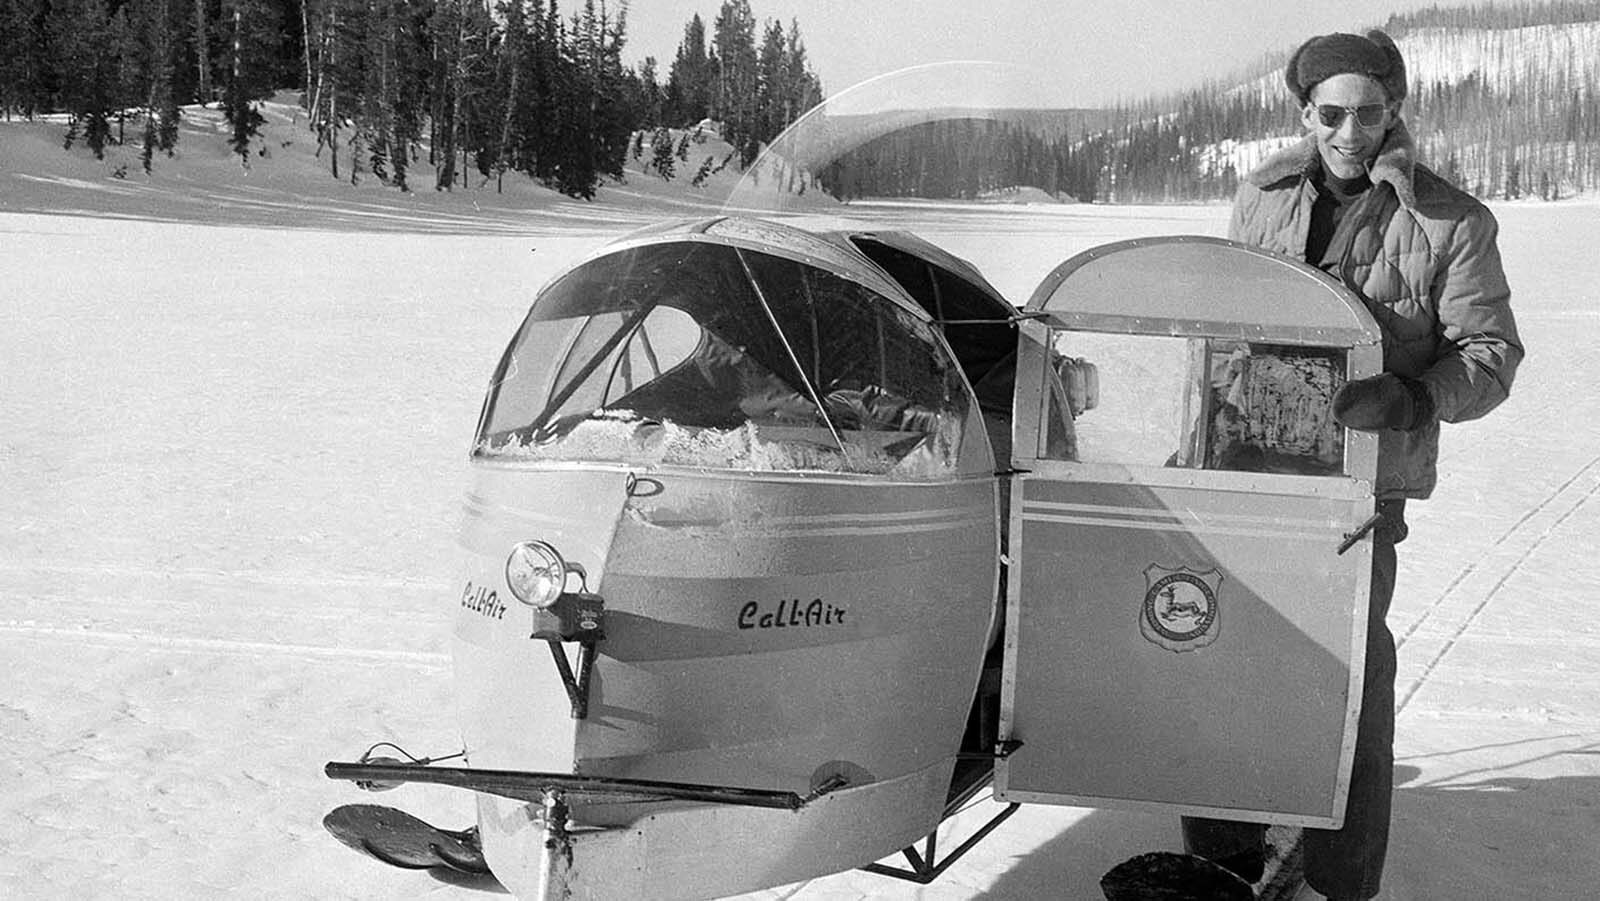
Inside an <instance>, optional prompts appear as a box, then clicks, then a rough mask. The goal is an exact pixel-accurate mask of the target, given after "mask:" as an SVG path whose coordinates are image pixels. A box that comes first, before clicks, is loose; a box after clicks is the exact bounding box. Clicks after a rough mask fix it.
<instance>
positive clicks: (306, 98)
mask: <svg viewBox="0 0 1600 901" xmlns="http://www.w3.org/2000/svg"><path fill="white" fill-rule="evenodd" d="M310 5H311V0H300V51H301V56H303V57H304V59H305V65H306V80H305V81H304V82H302V84H304V86H305V92H304V93H303V94H301V97H300V104H301V105H302V106H304V107H305V110H306V114H307V115H309V116H311V117H312V118H313V119H314V118H316V114H315V113H314V112H313V110H315V109H316V97H315V96H314V95H313V94H312V93H311V13H310V11H309V9H308V7H309V6H310Z"/></svg>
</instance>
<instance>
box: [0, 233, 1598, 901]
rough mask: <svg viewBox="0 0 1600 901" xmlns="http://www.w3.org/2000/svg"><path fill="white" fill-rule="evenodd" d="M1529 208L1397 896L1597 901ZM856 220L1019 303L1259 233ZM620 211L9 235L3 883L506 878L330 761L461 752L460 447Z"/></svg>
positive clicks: (1452, 505)
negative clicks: (332, 769) (409, 224)
mask: <svg viewBox="0 0 1600 901" xmlns="http://www.w3.org/2000/svg"><path fill="white" fill-rule="evenodd" d="M1496 209H1497V213H1498V214H1499V215H1500V216H1501V221H1502V227H1503V230H1502V242H1503V243H1502V246H1503V249H1504V251H1505V256H1506V260H1507V265H1508V270H1509V272H1510V275H1511V280H1512V284H1513V287H1514V288H1515V289H1516V291H1517V295H1516V306H1517V310H1518V314H1519V318H1520V321H1521V323H1522V327H1523V331H1524V338H1525V340H1526V343H1527V345H1528V347H1529V350H1530V357H1529V361H1528V362H1527V364H1525V366H1524V368H1523V371H1522V373H1521V375H1520V376H1519V380H1518V383H1517V387H1516V391H1515V392H1514V394H1513V397H1512V399H1511V400H1510V401H1508V402H1507V403H1506V404H1505V405H1504V407H1502V408H1501V409H1500V410H1498V411H1496V412H1495V413H1494V414H1492V415H1491V416H1490V417H1488V418H1486V419H1484V420H1482V421H1480V422H1477V423H1471V424H1466V425H1461V426H1447V427H1446V428H1445V435H1444V452H1443V455H1442V459H1441V465H1440V469H1441V482H1440V486H1439V489H1438V491H1437V492H1436V496H1435V497H1434V498H1433V499H1430V500H1429V501H1426V502H1419V503H1415V504H1412V505H1411V506H1410V507H1409V508H1408V518H1409V519H1410V520H1411V523H1412V536H1411V538H1410V539H1409V540H1408V541H1407V542H1406V543H1405V544H1402V545H1401V547H1400V565H1401V571H1400V584H1399V588H1398V590H1397V592H1396V600H1395V606H1394V609H1393V611H1392V612H1391V615H1390V624H1391V627H1392V628H1393V630H1394V631H1395V633H1396V635H1397V636H1398V638H1399V640H1400V642H1401V644H1402V648H1401V652H1400V656H1401V675H1400V680H1399V682H1398V685H1397V688H1398V689H1399V690H1400V701H1399V707H1400V718H1399V743H1398V747H1397V755H1398V767H1399V768H1398V773H1399V778H1397V783H1398V784H1399V785H1400V789H1399V791H1398V792H1397V798H1396V827H1395V835H1394V844H1393V846H1392V849H1391V854H1390V859H1391V863H1390V870H1389V872H1390V875H1389V878H1388V882H1387V885H1386V893H1385V897H1386V898H1390V899H1395V901H1399V899H1426V901H1432V899H1446V898H1488V897H1496V898H1513V899H1515V898H1544V897H1584V896H1587V895H1588V894H1589V893H1590V892H1591V891H1592V886H1593V885H1594V884H1596V883H1597V882H1600V863H1597V862H1596V860H1595V859H1594V855H1593V854H1592V848H1591V847H1589V846H1588V843H1589V842H1592V836H1593V835H1595V834H1600V805H1597V804H1596V799H1600V627H1597V626H1596V625H1593V623H1594V622H1595V620H1594V617H1593V616H1592V611H1591V605H1592V603H1593V601H1594V598H1595V579H1594V577H1593V575H1592V569H1591V568H1592V566H1593V561H1592V554H1593V549H1594V548H1595V547H1597V546H1600V540H1597V539H1600V505H1597V504H1595V503H1594V502H1593V499H1594V497H1595V495H1596V493H1597V492H1600V396H1597V395H1596V394H1595V393H1594V392H1591V391H1589V390H1587V386H1590V385H1593V384H1597V383H1600V362H1597V361H1596V360H1595V359H1594V357H1595V355H1594V354H1593V351H1592V348H1593V345H1594V343H1595V342H1594V339H1595V338H1596V337H1597V335H1596V330H1597V327H1600V311H1597V310H1596V309H1594V308H1593V305H1594V303H1595V298H1594V296H1593V294H1592V291H1593V289H1592V285H1594V284H1597V283H1600V264H1597V263H1596V262H1593V261H1592V260H1593V253H1592V250H1593V247H1594V246H1595V245H1596V243H1600V216H1597V215H1596V208H1595V207H1594V206H1593V205H1583V204H1574V205H1556V206H1549V207H1539V206H1531V205H1511V206H1502V207H1497V208H1496ZM850 211H851V212H852V213H854V214H857V215H861V216H863V217H866V218H869V219H871V220H873V221H874V222H876V223H877V224H879V225H898V226H902V227H913V228H917V229H918V230H919V231H922V232H923V233H924V234H926V235H927V236H928V237H931V238H933V239H934V240H936V241H938V242H940V243H943V244H945V245H946V246H948V247H949V248H950V249H952V250H954V251H955V252H957V253H960V254H963V255H965V256H968V257H969V258H971V259H973V260H974V261H975V262H977V263H978V264H979V265H980V267H981V268H982V269H983V270H984V271H985V273H986V274H987V275H988V276H989V277H990V278H991V280H992V281H994V282H995V284H996V285H997V286H998V287H999V288H1000V289H1001V290H1002V291H1004V292H1005V293H1006V294H1007V296H1009V297H1012V298H1013V299H1015V300H1018V301H1020V300H1022V299H1025V298H1026V297H1027V296H1028V294H1029V293H1030V292H1031V290H1032V288H1033V286H1034V284H1036V283H1037V282H1038V281H1039V279H1041V278H1042V277H1043V276H1044V275H1045V274H1046V273H1048V272H1049V271H1050V269H1051V268H1053V267H1054V266H1055V265H1056V264H1057V263H1059V262H1060V261H1061V260H1063V259H1065V258H1067V257H1069V256H1071V255H1072V254H1074V253H1076V252H1078V251H1081V250H1084V249H1087V248H1088V247H1091V246H1094V245H1096V244H1100V243H1105V242H1107V241H1112V240H1119V239H1123V238H1131V237H1139V236H1144V235H1156V234H1171V233H1205V234H1219V233H1221V230H1222V228H1223V224H1224V222H1225V217H1226V209H1225V208H1224V207H1171V208H1166V207H1164V208H1121V207H1113V208H1062V209H1051V210H1030V209H1016V210H1002V211H997V210H994V209H979V210H961V209H959V208H952V207H946V206H922V205H915V204H910V205H908V204H884V205H882V206H878V207H852V208H851V210H850ZM319 215H322V216H324V221H325V222H326V221H328V220H327V218H326V214H319ZM606 215H607V216H608V217H609V218H608V219H607V220H606V225H603V226H600V227H591V228H590V229H588V230H585V231H583V232H580V233H577V234H572V233H563V232H562V230H561V228H562V222H564V221H566V220H565V219H555V220H549V221H545V220H539V219H538V216H537V215H534V216H531V217H529V219H528V220H522V221H517V222H515V223H512V222H508V221H505V220H503V219H497V220H496V221H495V222H494V223H493V224H492V226H491V227H490V228H488V229H486V232H487V233H485V234H479V235H470V236H468V235H441V234H425V235H419V234H405V233H403V230H399V231H391V232H388V233H385V234H373V233H365V232H313V231H308V230H301V231H295V230H285V229H278V228H271V229H263V228H250V227H241V226H229V227H206V226H196V225H188V224H181V223H177V224H175V223H151V222H145V221H138V220H136V219H134V220H113V219H108V218H73V217H63V216H48V217H47V216H34V215H12V214H0V233H4V234H5V244H4V245H0V258H3V261H4V276H3V280H0V326H3V329H0V417H3V418H4V428H3V429H0V486H4V491H5V497H6V502H5V504H4V506H0V649H3V659H4V660H5V664H6V672H7V674H8V676H9V677H10V678H9V679H8V680H7V683H8V687H7V690H6V692H4V694H3V695H0V895H6V896H9V897H19V898H21V897H118V898H155V897H162V898H166V897H174V896H176V897H214V896H230V897H235V896H236V897H272V898H329V897H331V898H345V897H349V898H358V897H359V898H375V897H393V898H407V897H419V896H437V897H449V898H471V897H484V896H485V894H484V893H485V892H489V891H493V890H494V888H495V887H494V886H493V885H492V884H486V883H482V882H473V881H466V882H464V883H452V882H448V881H441V880H440V879H438V878H434V877H431V876H428V875H425V874H416V873H408V872H403V871H398V870H392V869H390V868H387V867H383V866H381V865H379V864H377V863H376V862H374V861H370V860H367V859H364V858H362V857H360V856H357V855H355V854H354V853H352V852H350V851H349V850H347V849H345V848H344V847H342V846H340V845H338V843H337V842H335V841H333V840H332V839H331V838H330V837H328V836H327V835H326V834H325V833H324V832H323V831H322V829H321V826H320V822H319V821H320V817H321V815H322V813H323V812H325V811H326V810H327V809H329V808H331V807H333V806H335V805H337V804H340V803H349V802H354V801H367V800H371V801H374V802H376V803H385V804H393V805H394V806H398V807H403V808H406V809H408V810H410V811H412V812H414V813H416V814H418V815H419V816H422V817H424V818H425V819H429V820H431V821H434V822H437V823H440V824H441V825H445V826H459V825H462V824H464V823H465V822H467V821H469V820H470V817H471V814H472V812H471V805H470V801H469V800H467V799H466V798H465V797H463V796H462V794H461V793H451V792H449V791H447V790H443V789H431V788H428V787H418V786H407V787H405V788H402V789H399V790H397V791H396V792H393V793H391V794H388V795H385V796H383V797H380V798H373V797H372V796H368V795H361V794H358V793H357V792H355V791H354V790H353V789H352V788H350V787H349V786H347V785H344V784H342V783H334V782H331V781H329V780H326V779H324V778H322V776H321V774H320V768H321V764H322V763H323V762H324V761H326V760H330V759H339V760H350V759H354V758H355V757H356V756H358V755H359V753H360V752H361V750H362V749H363V748H364V747H366V746H367V745H368V744H370V743H372V742H377V741H384V740H388V741H395V742H398V743H401V744H402V745H404V746H405V747H407V748H408V749H409V750H411V751H412V752H413V753H417V754H436V753H445V752H448V751H449V750H450V749H451V748H452V747H453V742H454V741H455V739H454V729H453V724H452V722H451V714H450V713H449V711H451V709H452V705H451V700H450V694H449V656H448V640H449V625H450V621H451V613H452V605H453V602H454V597H453V590H452V589H453V587H454V584H455V583H454V582H453V581H452V576H453V573H454V572H455V569H454V566H455V548H454V527H455V522H456V520H457V518H458V516H459V513H458V511H459V505H460V495H461V490H462V488H463V487H464V471H465V460H464V455H465V446H466V442H467V439H468V437H469V433H470V430H471V427H472V422H473V421H474V418H475V416H476V413H477V410H478V405H479V402H480V400H481V392H482V389H483V386H484V384H485V382H486V380H487V378H488V374H489V370H490V368H491V367H492V366H493V364H494V361H495V359H496V357H497V355H498V354H499V352H500V350H501V348H502V347H503V346H504V343H505V342H506V341H507V340H508V339H509V337H510V335H511V333H512V331H513V329H514V328H515V327H516V324H517V322H518V320H519V319H520V316H521V314H522V312H523V311H524V310H525V307H526V304H527V302H528V300H529V299H531V297H532V294H533V291H534V290H535V289H536V288H537V286H538V285H539V284H541V283H542V282H543V281H544V279H545V278H547V277H548V276H549V275H550V274H552V273H553V272H554V271H555V269H556V268H557V267H559V266H560V265H561V264H562V263H564V262H567V261H570V260H573V259H576V258H577V257H579V256H581V255H583V254H584V253H586V252H588V251H589V250H591V249H593V248H594V247H595V246H597V244H598V243H599V241H600V240H601V239H602V238H603V237H605V236H606V235H608V234H618V233H621V232H622V231H623V230H625V228H626V227H628V226H631V225H632V224H638V223H637V222H629V221H626V220H627V217H626V216H625V215H622V214H620V213H618V212H617V211H611V212H608V213H607V214H606ZM274 221H275V222H276V221H277V220H276V219H275V220H274ZM391 226H393V224H392V223H391V224H390V225H388V226H385V227H386V228H388V227H391ZM448 227H450V226H449V225H448V224H444V223H440V222H432V223H429V225H428V228H427V231H429V232H434V231H437V230H439V229H444V228H448ZM608 227H609V228H611V229H612V230H610V231H607V228H608ZM397 228H402V229H403V227H397ZM530 247H536V248H537V249H538V253H537V254H530V253H529V249H530ZM993 807H994V805H993V803H992V802H984V803H982V804H978V805H976V806H975V807H974V808H973V809H972V810H971V811H969V812H968V813H967V814H964V815H963V817H962V818H960V821H959V822H958V823H956V824H955V826H954V827H953V829H951V830H947V831H948V832H949V833H950V834H949V835H948V836H942V842H941V843H942V844H943V845H944V846H945V847H949V846H951V845H950V844H949V843H950V841H951V838H959V831H960V828H962V827H964V826H965V827H970V826H971V825H973V824H974V821H977V820H978V819H979V818H981V817H982V816H984V815H986V814H987V813H988V812H989V811H991V810H992V809H993ZM1176 840H1177V831H1176V827H1175V825H1174V824H1173V823H1172V822H1171V820H1170V819H1169V818H1163V817H1153V816H1149V815H1143V814H1129V813H1119V812H1113V811H1083V810H1069V809H1055V808H1042V807H1038V806H1029V807H1025V808H1024V809H1023V811H1022V812H1021V813H1019V814H1018V815H1017V816H1016V817H1014V818H1013V819H1012V820H1011V821H1009V822H1008V823H1007V824H1006V825H1004V826H1002V827H1001V829H1000V830H999V831H998V832H997V833H996V834H995V835H994V836H991V837H990V839H988V840H987V841H986V842H985V843H984V844H982V845H980V846H979V848H978V849H977V850H975V851H974V852H972V853H971V854H970V855H969V856H968V857H967V858H965V859H963V860H962V861H961V862H960V863H959V864H958V865H956V866H955V867H953V868H952V869H951V870H950V871H949V872H947V873H946V874H945V875H944V876H942V877H941V878H940V880H939V881H938V882H936V883H935V884H934V885H932V886H929V887H926V888H920V887H915V886H912V885H910V884H908V883H897V882H892V881H889V880H885V879H883V878H881V877H875V876H871V875H867V874H861V873H845V874H839V875H836V876H832V877H828V878H825V879H819V880H813V881H811V882H809V883H806V884H803V885H799V886H787V887H782V888H779V889H774V890H769V891H766V892H759V893H755V895H753V896H752V897H758V898H768V899H777V898H797V899H812V901H816V899H846V898H852V899H853V898H865V897H874V898H920V899H956V898H977V897H982V898H990V899H1007V898H1015V899H1032V898H1037V897H1046V896H1048V897H1066V898H1088V899H1094V898H1098V897H1099V892H1098V888H1097V880H1098V878H1099V876H1100V874H1102V873H1103V872H1105V870H1107V869H1109V868H1110V867H1111V866H1113V865H1114V864H1116V863H1118V862H1120V861H1121V860H1123V859H1126V858H1127V857H1130V856H1132V855H1133V854H1136V853H1139V852H1141V851H1145V850H1153V849H1159V848H1173V847H1176Z"/></svg>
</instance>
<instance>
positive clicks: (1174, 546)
mask: <svg viewBox="0 0 1600 901" xmlns="http://www.w3.org/2000/svg"><path fill="white" fill-rule="evenodd" d="M1027 316H1028V321H1026V322H1025V323H1024V325H1023V334H1022V337H1021V339H1020V351H1019V357H1018V366H1017V389H1016V396H1015V399H1014V429H1015V431H1014V434H1013V453H1012V463H1013V465H1014V466H1015V467H1016V469H1018V470H1021V471H1022V474H1021V475H1019V476H1018V477H1017V478H1016V479H1015V480H1014V482H1013V488H1012V492H1013V493H1012V499H1011V505H1010V543H1009V555H1010V559H1011V567H1010V569H1009V584H1008V601H1007V625H1006V633H1005V634H1006V667H1005V679H1004V693H1003V696H1002V713H1001V730H1002V735H1001V737H1002V738H1009V739H1015V740H1019V741H1021V742H1022V744H1021V746H1020V748H1018V749H1017V750H1016V751H1015V753H1014V754H1012V755H1011V756H1010V757H1009V758H1008V759H1006V760H1004V761H1003V762H1002V763H1001V764H1000V766H999V768H998V771H997V776H996V793H997V796H998V797H999V798H1000V799H1002V800H1008V801H1024V802H1043V803H1060V804H1071V805H1081V806H1090V807H1132V808H1145V809H1159V810H1165V811H1171V812H1177V813H1188V814H1196V815H1202V816H1214V817H1225V818H1230V819H1240V820H1253V821H1261V822H1277V823H1290V824H1296V825H1301V826H1316V827H1335V826H1337V825H1338V824H1339V823H1340V822H1341V821H1342V817H1343V811H1344V803H1345V797H1346V791H1347V787H1348V780H1349V771H1350V760H1351V754H1352V747H1353V744H1354V740H1355V727H1356V716H1357V714H1358V712H1359V706H1360V697H1361V678H1362V677H1361V672H1362V661H1363V658H1364V647H1365V641H1364V636H1365V632H1366V625H1367V623H1366V620H1367V607H1366V599H1367V590H1368V584H1369V581H1370V578H1371V559H1372V558H1371V539H1370V534H1366V535H1363V536H1362V537H1360V538H1357V539H1354V540H1353V541H1352V540H1348V536H1351V535H1352V534H1355V533H1358V532H1359V531H1360V529H1361V527H1362V526H1363V524H1366V523H1369V521H1370V519H1371V517H1372V514H1373V511H1374V501H1373V494H1372V484H1373V472H1374V464H1375V460H1376V455H1377V439H1376V437H1375V436H1373V435H1370V434H1364V433H1360V432H1354V431H1346V430H1345V429H1343V428H1341V427H1340V426H1339V425H1338V424H1337V423H1335V422H1334V421H1333V419H1332V417H1331V413H1330V409H1331V398H1332V395H1333V392H1334V390H1335V389H1336V388H1337V387H1338V386H1339V385H1340V384H1341V383H1343V382H1344V381H1345V380H1347V379H1354V378H1360V377H1363V376H1366V375H1371V374H1375V373H1377V372H1378V371H1379V370H1380V367H1381V349H1380V343H1379V333H1378V329H1377V326H1376V325H1375V324H1374V322H1373V320H1372V318H1371V317H1370V315H1369V314H1368V313H1367V311H1366V310H1365V309H1364V308H1363V306H1362V304H1361V302H1360V300H1359V299H1358V298H1357V297H1356V296H1355V295H1353V294H1352V293H1350V292H1349V291H1347V290H1346V289H1345V288H1344V287H1343V286H1341V285H1340V284H1338V283H1337V282H1336V281H1334V280H1333V279H1331V278H1330V277H1328V276H1327V275H1325V274H1323V273H1321V272H1319V271H1317V270H1315V269H1312V268H1310V267H1307V266H1304V265H1301V264H1299V263H1296V262H1293V261H1291V260H1288V259H1287V258H1284V257H1280V256H1276V255H1272V254H1268V253H1266V252H1264V251H1260V250H1257V249H1254V248H1250V247H1246V246H1244V245H1241V244H1236V243H1234V242H1230V241H1223V240H1220V239H1215V238H1204V237H1169V238H1159V239H1141V240H1135V241H1127V242H1122V243H1118V244H1112V245H1107V246H1104V247H1099V248H1096V249H1094V250H1091V251H1088V252H1086V253H1084V254H1081V255H1079V256H1077V257H1074V258H1073V259H1071V260H1069V261H1067V262H1066V263H1064V264H1062V265H1061V266H1059V267H1058V268H1057V269H1056V270H1055V271H1054V272H1052V273H1051V274H1050V276H1049V277H1048V278H1046V279H1045V281H1044V283H1043V284H1042V285H1040V287H1039V289H1038V290H1037V291H1036V292H1035V293H1034V295H1033V298H1032V300H1031V301H1030V302H1029V304H1028V306H1027ZM1064 408H1066V409H1064ZM1068 409H1070V411H1071V412H1070V413H1069V412H1068Z"/></svg>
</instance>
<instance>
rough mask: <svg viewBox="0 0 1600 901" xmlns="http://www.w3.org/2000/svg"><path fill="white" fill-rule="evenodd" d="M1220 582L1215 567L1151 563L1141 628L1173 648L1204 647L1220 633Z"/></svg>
mask: <svg viewBox="0 0 1600 901" xmlns="http://www.w3.org/2000/svg"><path fill="white" fill-rule="evenodd" d="M1221 582H1222V577H1221V575H1220V574H1218V573H1217V571H1216V570H1214V569H1213V570H1207V571H1205V572H1196V571H1193V570H1190V569H1188V568H1187V567H1185V568H1180V569H1169V568H1167V567H1164V566H1154V565H1152V566H1151V567H1149V568H1148V569H1146V570H1145V585H1146V589H1145V593H1144V604H1143V606H1142V608H1141V609H1140V611H1139V631H1140V632H1142V633H1144V636H1145V637H1146V638H1147V639H1149V640H1150V641H1151V642H1152V643H1154V644H1157V645H1160V646H1161V647H1164V648H1166V649H1168V650H1171V651H1179V652H1182V651H1191V650H1194V649H1195V648H1201V647H1205V646H1206V645H1208V644H1210V643H1211V642H1213V641H1215V640H1216V637H1217V615H1218V607H1217V588H1218V587H1219V585H1220V584H1221Z"/></svg>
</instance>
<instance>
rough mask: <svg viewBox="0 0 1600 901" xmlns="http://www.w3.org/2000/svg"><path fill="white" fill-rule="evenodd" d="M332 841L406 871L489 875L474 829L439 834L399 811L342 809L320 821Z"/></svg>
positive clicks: (355, 806)
mask: <svg viewBox="0 0 1600 901" xmlns="http://www.w3.org/2000/svg"><path fill="white" fill-rule="evenodd" d="M322 825H323V826H325V827H327V829H328V831H329V832H331V833H333V837H334V838H337V839H338V840H339V841H341V842H343V843H344V844H345V845H348V846H349V847H351V848H354V849H356V850H357V851H360V852H362V853H363V854H367V855H370V856H372V857H375V858H377V859H378V860H380V861H383V862H384V863H386V864H388V865H390V866H392V867H400V868H402V869H407V870H431V869H436V868H444V869H449V870H454V871H456V872H458V873H471V874H473V875H482V874H486V873H488V872H489V865H488V864H487V863H485V862H484V859H483V849H482V848H481V847H480V846H479V844H478V831H477V829H476V828H472V829H465V830H462V831H459V832H456V831H452V830H449V829H440V828H439V827H437V826H433V825H431V824H429V823H426V822H424V821H422V820H419V819H417V818H416V817H414V816H412V815H411V814H409V813H406V812H405V811H403V810H396V809H394V808H393V807H380V806H378V805H376V804H346V805H344V806H343V807H338V808H335V809H334V810H332V811H331V812H329V813H328V815H327V816H325V817H323V818H322Z"/></svg>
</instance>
